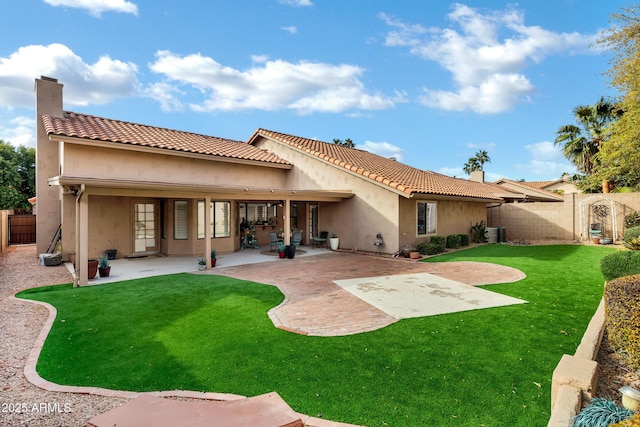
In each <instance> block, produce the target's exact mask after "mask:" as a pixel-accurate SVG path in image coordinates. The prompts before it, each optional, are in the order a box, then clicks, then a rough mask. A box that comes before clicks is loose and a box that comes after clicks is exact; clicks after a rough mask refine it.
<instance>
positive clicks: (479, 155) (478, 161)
mask: <svg viewBox="0 0 640 427" xmlns="http://www.w3.org/2000/svg"><path fill="white" fill-rule="evenodd" d="M485 163H491V158H490V157H489V153H487V152H486V151H485V150H478V151H477V152H476V154H475V156H473V157H470V158H469V161H467V163H465V164H464V168H463V170H464V173H466V174H467V175H471V173H472V172H473V171H481V170H484V164H485Z"/></svg>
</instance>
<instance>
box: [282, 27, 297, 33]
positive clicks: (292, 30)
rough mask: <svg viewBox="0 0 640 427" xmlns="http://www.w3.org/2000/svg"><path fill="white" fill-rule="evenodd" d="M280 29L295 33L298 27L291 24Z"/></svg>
mask: <svg viewBox="0 0 640 427" xmlns="http://www.w3.org/2000/svg"><path fill="white" fill-rule="evenodd" d="M280 29H281V30H284V31H286V32H288V33H289V34H295V33H297V32H298V29H297V28H296V26H295V25H291V26H289V27H281V28H280Z"/></svg>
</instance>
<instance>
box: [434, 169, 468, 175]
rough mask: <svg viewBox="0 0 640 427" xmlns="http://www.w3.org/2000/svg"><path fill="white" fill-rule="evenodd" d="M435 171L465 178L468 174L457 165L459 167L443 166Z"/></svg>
mask: <svg viewBox="0 0 640 427" xmlns="http://www.w3.org/2000/svg"><path fill="white" fill-rule="evenodd" d="M435 172H438V173H441V174H442V175H447V176H453V177H456V178H464V177H465V176H466V174H465V173H464V170H463V169H462V168H461V167H457V168H448V167H443V168H440V169H438V170H437V171H435Z"/></svg>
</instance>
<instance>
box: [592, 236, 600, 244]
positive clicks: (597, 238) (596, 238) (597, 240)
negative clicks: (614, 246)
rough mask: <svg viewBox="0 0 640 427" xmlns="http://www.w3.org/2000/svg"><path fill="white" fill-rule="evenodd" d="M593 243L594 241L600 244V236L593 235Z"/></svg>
mask: <svg viewBox="0 0 640 427" xmlns="http://www.w3.org/2000/svg"><path fill="white" fill-rule="evenodd" d="M593 243H595V244H596V245H599V244H600V238H599V237H594V238H593Z"/></svg>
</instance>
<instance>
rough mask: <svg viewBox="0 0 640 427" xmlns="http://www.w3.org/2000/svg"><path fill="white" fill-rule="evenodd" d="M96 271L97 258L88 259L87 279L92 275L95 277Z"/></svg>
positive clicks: (91, 277)
mask: <svg viewBox="0 0 640 427" xmlns="http://www.w3.org/2000/svg"><path fill="white" fill-rule="evenodd" d="M97 272H98V260H97V259H90V260H89V261H88V262H87V278H88V279H89V280H91V279H93V278H94V277H96V273H97Z"/></svg>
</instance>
